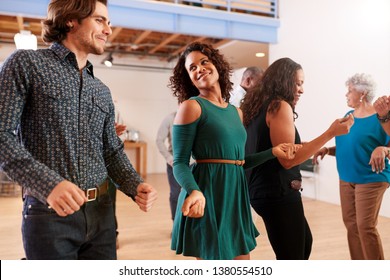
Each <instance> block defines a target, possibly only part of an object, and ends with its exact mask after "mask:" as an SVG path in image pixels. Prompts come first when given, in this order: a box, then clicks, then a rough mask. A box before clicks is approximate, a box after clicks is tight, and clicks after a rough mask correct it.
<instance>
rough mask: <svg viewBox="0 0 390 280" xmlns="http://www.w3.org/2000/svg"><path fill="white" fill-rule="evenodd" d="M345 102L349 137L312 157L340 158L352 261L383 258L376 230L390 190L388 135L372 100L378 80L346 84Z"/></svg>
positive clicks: (356, 77)
mask: <svg viewBox="0 0 390 280" xmlns="http://www.w3.org/2000/svg"><path fill="white" fill-rule="evenodd" d="M345 84H346V86H347V88H348V92H347V93H346V97H347V104H348V106H349V107H351V108H353V110H351V111H349V112H347V114H351V113H352V114H353V115H354V117H355V123H354V125H353V126H352V127H351V130H350V132H349V134H346V135H341V136H337V137H336V146H334V147H323V148H321V149H320V150H319V151H318V152H317V153H316V154H315V155H314V162H315V163H317V164H318V157H320V158H321V159H322V158H323V157H324V156H325V155H332V156H336V161H337V170H338V173H339V179H340V202H341V209H342V216H343V221H344V224H345V227H346V228H347V234H348V245H349V252H350V255H351V259H353V260H355V259H359V260H364V259H366V260H368V259H370V260H383V259H384V253H383V248H382V243H381V238H380V235H379V233H378V230H377V228H376V226H377V223H378V213H379V209H380V207H381V203H382V199H383V195H384V192H385V191H386V189H387V188H388V186H389V182H390V169H389V164H388V162H387V160H386V158H387V157H388V156H389V153H390V149H389V142H390V137H389V136H388V135H387V133H386V132H385V130H384V129H383V127H382V125H381V123H382V122H383V121H384V120H385V118H382V117H381V116H380V115H378V114H377V113H376V111H375V108H374V106H373V104H372V101H373V99H374V96H375V82H374V81H373V79H372V78H371V76H370V75H367V74H355V75H353V76H352V77H350V78H349V79H348V80H347V81H346V83H345Z"/></svg>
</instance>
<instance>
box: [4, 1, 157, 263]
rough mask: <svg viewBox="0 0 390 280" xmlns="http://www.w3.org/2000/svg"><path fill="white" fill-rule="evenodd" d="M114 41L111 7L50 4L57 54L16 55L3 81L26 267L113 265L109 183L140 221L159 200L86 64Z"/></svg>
mask: <svg viewBox="0 0 390 280" xmlns="http://www.w3.org/2000/svg"><path fill="white" fill-rule="evenodd" d="M111 33H112V31H111V28H110V22H109V18H108V11H107V1H106V0H98V1H96V0H52V1H51V2H50V4H49V7H48V17H47V19H46V20H45V21H43V31H42V37H43V39H44V41H45V42H47V43H52V44H51V46H50V47H49V48H48V49H41V50H37V51H33V50H18V51H16V52H14V53H13V54H12V55H11V56H10V57H9V58H8V59H7V60H6V61H5V62H4V64H3V67H2V69H1V71H0V146H1V149H0V166H1V168H3V170H4V171H5V172H6V173H7V174H8V175H9V176H10V177H11V178H12V179H14V180H15V181H17V182H18V183H19V184H20V185H21V186H22V187H23V190H24V194H23V199H24V206H23V222H22V235H23V244H24V249H25V253H26V258H27V259H116V257H117V256H116V245H115V235H116V234H115V220H114V214H113V207H112V201H111V200H110V197H109V195H108V194H107V186H108V183H107V180H108V178H111V179H112V180H113V181H114V182H115V184H116V185H117V186H118V187H119V189H120V190H121V191H122V192H124V193H125V194H126V195H128V196H129V197H131V198H132V199H133V200H134V201H135V202H136V203H137V204H138V206H139V208H140V209H141V210H143V211H148V210H150V208H151V207H152V204H153V202H154V201H155V199H156V198H157V193H156V191H155V189H154V188H153V187H152V186H151V185H149V184H147V183H144V182H143V179H142V178H141V177H140V176H139V175H138V174H137V172H136V171H135V169H134V168H133V166H132V165H131V164H130V162H129V160H128V158H127V156H126V154H125V153H124V151H123V143H122V141H121V140H120V139H119V137H118V136H117V135H116V133H115V127H114V124H115V113H114V104H113V101H112V98H111V93H110V91H109V89H108V88H107V86H105V85H104V84H103V83H102V82H101V81H100V80H99V79H97V78H96V77H95V76H94V73H93V67H92V65H91V63H90V62H89V61H88V60H87V56H88V54H102V53H103V52H104V47H105V43H106V41H107V37H108V36H109V35H110V34H111Z"/></svg>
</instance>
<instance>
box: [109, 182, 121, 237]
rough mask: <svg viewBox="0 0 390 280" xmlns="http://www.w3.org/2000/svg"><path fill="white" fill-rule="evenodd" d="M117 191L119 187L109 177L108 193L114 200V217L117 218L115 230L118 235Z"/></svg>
mask: <svg viewBox="0 0 390 280" xmlns="http://www.w3.org/2000/svg"><path fill="white" fill-rule="evenodd" d="M116 192H117V188H116V186H115V184H114V183H113V182H112V181H111V180H110V179H109V180H108V193H109V195H110V197H111V200H112V206H113V209H114V219H115V231H116V235H117V236H118V233H119V232H118V219H117V218H116Z"/></svg>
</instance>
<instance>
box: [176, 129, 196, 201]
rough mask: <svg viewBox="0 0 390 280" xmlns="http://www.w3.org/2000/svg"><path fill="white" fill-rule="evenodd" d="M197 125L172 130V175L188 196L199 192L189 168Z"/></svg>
mask: <svg viewBox="0 0 390 280" xmlns="http://www.w3.org/2000/svg"><path fill="white" fill-rule="evenodd" d="M197 123H198V121H195V122H193V123H190V124H183V125H173V128H172V148H173V175H174V176H175V179H176V181H177V182H178V183H179V185H180V186H181V187H182V188H183V189H184V190H186V191H187V193H189V194H190V193H191V192H192V191H193V190H198V191H200V189H199V186H198V184H197V183H196V181H195V178H194V176H193V174H192V172H191V168H190V166H189V163H190V158H191V152H192V146H193V144H194V139H195V136H196V130H197Z"/></svg>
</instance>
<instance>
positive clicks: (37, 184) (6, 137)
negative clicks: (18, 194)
mask: <svg viewBox="0 0 390 280" xmlns="http://www.w3.org/2000/svg"><path fill="white" fill-rule="evenodd" d="M0 146H1V149H0V162H1V166H2V169H3V170H4V172H6V173H7V175H8V176H9V177H10V178H11V179H12V180H14V181H15V182H17V183H18V184H19V185H20V186H22V187H23V188H25V189H27V191H28V192H29V193H30V194H31V195H33V196H34V197H36V198H37V199H39V200H40V201H41V202H42V203H46V199H47V197H48V195H49V194H50V192H51V191H52V189H53V188H54V187H55V186H56V185H57V184H58V183H60V182H61V181H63V180H64V178H63V177H61V176H60V175H59V174H58V173H57V172H55V171H53V170H51V169H50V168H49V167H47V166H46V165H44V164H43V163H41V162H39V161H37V160H36V159H34V157H33V156H32V155H31V154H30V153H29V152H28V151H27V150H26V149H25V148H24V147H23V146H21V145H20V143H19V142H18V141H17V139H16V136H15V135H13V134H12V133H9V132H0Z"/></svg>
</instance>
